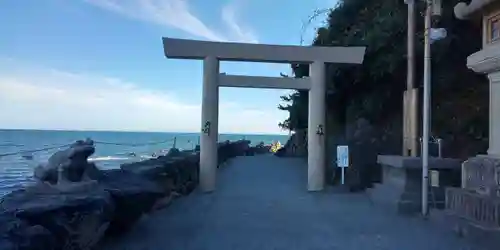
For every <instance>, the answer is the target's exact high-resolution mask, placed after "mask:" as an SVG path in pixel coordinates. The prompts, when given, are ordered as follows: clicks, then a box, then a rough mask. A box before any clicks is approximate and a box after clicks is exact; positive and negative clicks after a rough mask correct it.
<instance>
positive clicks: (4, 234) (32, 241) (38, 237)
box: [0, 214, 57, 250]
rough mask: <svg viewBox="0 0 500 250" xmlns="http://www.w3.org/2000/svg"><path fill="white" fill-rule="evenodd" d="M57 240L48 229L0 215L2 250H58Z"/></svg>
mask: <svg viewBox="0 0 500 250" xmlns="http://www.w3.org/2000/svg"><path fill="white" fill-rule="evenodd" d="M56 248H57V245H56V239H55V237H54V236H53V235H52V233H51V232H50V231H49V230H47V229H46V228H44V227H42V226H40V225H35V226H31V225H29V224H28V223H26V222H24V221H22V220H20V219H18V218H16V217H14V216H12V215H6V214H0V249H2V250H51V249H56Z"/></svg>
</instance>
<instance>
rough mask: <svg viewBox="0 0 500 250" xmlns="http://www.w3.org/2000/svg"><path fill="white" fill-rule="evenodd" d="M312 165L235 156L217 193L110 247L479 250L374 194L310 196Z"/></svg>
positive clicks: (196, 196)
mask: <svg viewBox="0 0 500 250" xmlns="http://www.w3.org/2000/svg"><path fill="white" fill-rule="evenodd" d="M305 164H306V163H305V162H304V160H302V159H291V158H277V157H274V156H267V155H265V156H253V157H240V158H236V159H233V160H232V161H231V162H230V164H228V165H227V166H225V167H223V168H221V169H220V170H219V175H218V178H219V179H218V187H217V191H216V192H214V193H212V194H201V193H196V192H195V193H193V194H191V195H189V196H187V197H184V198H181V199H178V200H176V201H175V202H174V203H173V204H172V205H171V206H170V207H168V208H166V209H164V210H161V211H158V212H156V213H154V214H153V215H151V216H150V217H148V218H147V219H145V220H143V221H141V222H140V223H139V224H138V225H137V226H136V227H135V228H134V229H133V230H132V231H131V232H130V233H129V234H128V235H126V236H125V237H123V238H121V239H120V240H118V241H117V242H115V243H112V244H110V245H109V246H105V249H109V250H153V249H158V250H159V249H169V250H212V249H213V250H247V249H248V250H250V249H254V250H267V249H273V250H277V249H283V250H293V249H301V250H309V249H311V250H316V249H318V250H319V249H329V250H335V249H341V250H350V249H352V250H364V249H367V250H374V249H389V250H392V249H394V250H413V249H415V250H423V249H425V250H434V249H435V250H446V249H453V250H458V249H477V248H472V247H468V246H467V245H466V242H464V241H463V240H461V239H459V238H458V237H456V235H454V234H453V233H452V232H451V231H450V230H448V229H445V228H440V227H436V226H433V223H431V222H425V221H423V220H421V219H418V218H413V219H412V218H408V217H401V216H398V215H396V214H394V213H393V212H390V211H387V210H385V209H382V208H381V207H380V206H378V205H373V204H371V203H370V202H369V200H368V197H367V196H366V195H363V194H342V193H338V192H337V193H336V192H334V191H332V190H330V191H325V192H321V193H309V192H307V191H306V179H307V167H306V165H305Z"/></svg>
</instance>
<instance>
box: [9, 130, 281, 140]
mask: <svg viewBox="0 0 500 250" xmlns="http://www.w3.org/2000/svg"><path fill="white" fill-rule="evenodd" d="M0 131H45V132H104V133H109V132H112V133H120V132H123V133H169V134H200V133H201V132H194V131H141V130H101V129H95V130H94V129H38V128H0ZM288 134H289V132H283V133H264V132H252V133H245V132H219V135H280V136H287V135H288ZM0 139H1V138H0Z"/></svg>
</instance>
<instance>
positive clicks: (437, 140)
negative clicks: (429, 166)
mask: <svg viewBox="0 0 500 250" xmlns="http://www.w3.org/2000/svg"><path fill="white" fill-rule="evenodd" d="M442 142H443V139H441V138H439V137H434V136H431V137H429V144H436V145H438V157H439V158H442V157H443V150H442V149H443V147H442V146H443V144H442ZM420 150H421V151H420V154H422V151H423V144H422V137H420Z"/></svg>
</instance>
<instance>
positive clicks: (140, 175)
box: [0, 141, 250, 250]
mask: <svg viewBox="0 0 500 250" xmlns="http://www.w3.org/2000/svg"><path fill="white" fill-rule="evenodd" d="M249 143H250V142H249V141H236V142H223V143H219V145H218V158H219V164H222V163H223V162H225V161H227V160H228V159H230V158H232V157H235V156H240V155H245V154H246V153H247V151H248V150H249V148H250V147H249ZM86 164H92V163H86ZM94 168H95V166H94ZM198 173H199V152H195V151H185V152H182V151H178V150H171V152H170V153H169V155H167V156H160V157H158V158H156V159H150V160H146V161H142V162H137V163H132V164H123V165H122V166H121V168H120V169H115V170H98V169H97V168H95V170H94V171H92V172H91V173H89V177H90V179H91V180H88V181H85V182H84V181H82V182H79V183H78V185H74V186H72V188H61V187H59V186H58V185H59V184H58V185H53V184H51V183H49V182H39V183H37V184H35V185H33V186H28V187H25V188H23V189H21V190H17V191H14V192H12V193H10V194H8V195H6V196H4V197H3V198H2V199H1V200H0V235H1V236H0V249H2V250H14V249H23V250H31V249H33V250H35V249H40V250H42V249H43V250H49V249H50V250H52V249H54V250H69V249H71V250H78V249H82V250H83V249H93V248H94V247H95V246H96V245H97V244H98V242H100V240H101V239H103V238H104V237H109V236H118V235H120V234H122V233H124V232H125V231H127V230H128V229H130V227H131V226H133V225H134V224H135V223H136V222H137V221H138V220H139V219H140V218H141V217H142V216H143V214H145V213H149V212H152V211H154V210H156V209H159V208H162V207H165V206H167V205H168V204H170V202H171V201H172V200H173V199H175V198H176V197H179V196H182V195H187V194H189V193H190V192H191V191H192V190H194V189H195V188H196V186H197V184H198ZM68 185H70V186H71V185H73V184H68ZM61 186H63V185H61Z"/></svg>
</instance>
